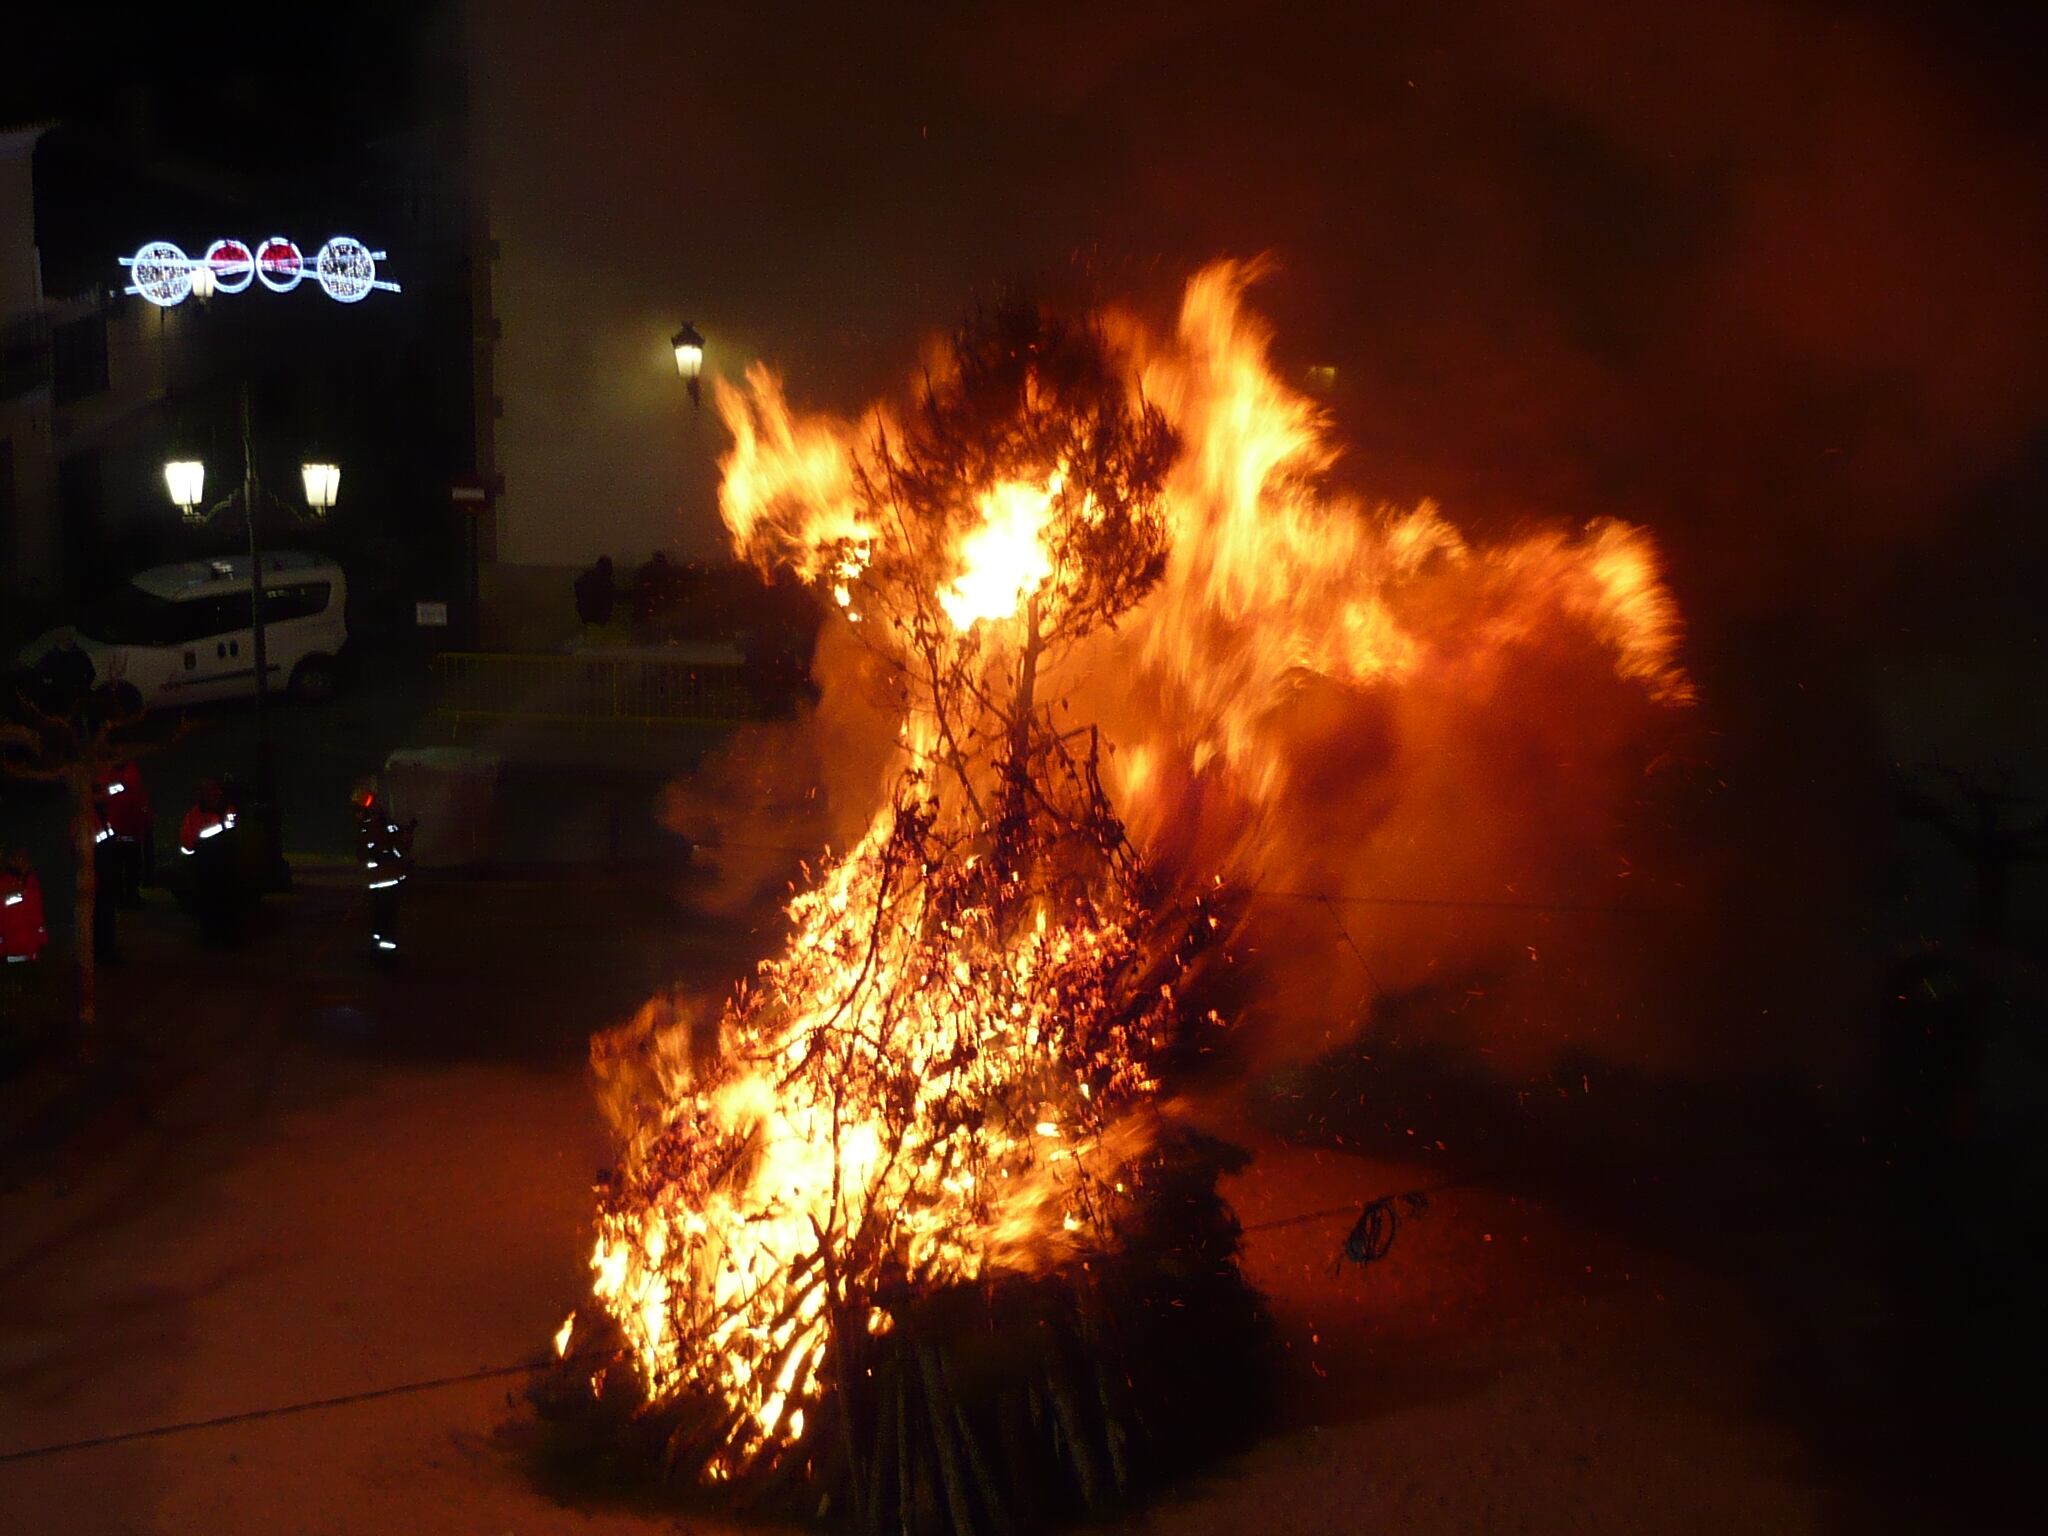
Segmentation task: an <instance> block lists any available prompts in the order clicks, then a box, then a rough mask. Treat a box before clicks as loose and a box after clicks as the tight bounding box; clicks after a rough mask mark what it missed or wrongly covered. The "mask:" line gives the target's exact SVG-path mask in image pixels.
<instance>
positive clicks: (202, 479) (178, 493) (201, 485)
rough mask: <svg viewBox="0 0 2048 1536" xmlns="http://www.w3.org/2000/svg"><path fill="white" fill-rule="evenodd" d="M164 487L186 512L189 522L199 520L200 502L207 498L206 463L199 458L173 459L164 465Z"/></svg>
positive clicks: (179, 508)
mask: <svg viewBox="0 0 2048 1536" xmlns="http://www.w3.org/2000/svg"><path fill="white" fill-rule="evenodd" d="M164 488H165V489H166V490H168V491H169V492H170V493H171V500H172V501H173V502H174V503H176V505H177V507H178V510H179V511H181V512H183V513H184V514H185V520H186V521H187V522H197V521H199V504H200V503H201V502H202V501H204V500H206V465H205V464H204V463H203V462H202V461H200V460H198V459H172V460H170V461H169V462H167V463H166V464H165V465H164Z"/></svg>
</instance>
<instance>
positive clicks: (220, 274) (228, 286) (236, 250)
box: [201, 240, 256, 293]
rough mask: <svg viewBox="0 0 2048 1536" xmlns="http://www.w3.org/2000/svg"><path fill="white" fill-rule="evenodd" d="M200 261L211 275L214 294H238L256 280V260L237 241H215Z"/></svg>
mask: <svg viewBox="0 0 2048 1536" xmlns="http://www.w3.org/2000/svg"><path fill="white" fill-rule="evenodd" d="M201 259H202V260H203V261H204V262H205V263H206V266H207V270H208V271H210V272H212V273H213V291H214V292H215V293H240V292H241V291H242V290H243V289H244V288H247V287H248V286H249V284H251V283H252V282H254V281H255V280H256V258H255V257H254V256H252V255H250V254H249V247H248V246H246V245H244V244H242V242H241V241H239V240H216V241H214V242H213V244H211V245H209V246H208V247H207V248H206V255H205V256H204V257H202V258H201Z"/></svg>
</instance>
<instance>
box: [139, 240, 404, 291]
mask: <svg viewBox="0 0 2048 1536" xmlns="http://www.w3.org/2000/svg"><path fill="white" fill-rule="evenodd" d="M383 259H384V252H382V251H373V250H371V249H370V248H369V247H368V246H366V245H364V244H363V242H362V241H360V240H358V239H356V238H355V237H354V236H352V235H336V236H335V237H334V238H333V239H332V240H329V241H328V242H327V243H326V244H325V245H323V246H321V247H320V249H319V250H318V251H317V252H315V253H314V255H313V258H312V259H311V260H310V261H309V260H307V259H306V257H305V255H304V253H302V252H301V251H300V250H299V248H298V246H297V245H296V244H295V243H294V242H293V241H291V240H288V239H286V238H285V237H284V236H283V235H272V236H271V237H270V238H269V239H267V240H263V241H260V242H258V244H257V246H256V248H255V249H254V250H251V249H250V248H249V247H248V245H246V244H245V243H244V242H242V241H240V240H232V239H230V240H216V241H214V242H213V244H211V245H209V246H208V247H207V248H206V254H205V255H204V256H200V257H198V258H196V259H195V258H193V257H190V256H187V255H186V254H185V253H184V251H183V250H181V249H180V248H179V247H177V246H175V245H173V244H172V243H171V242H170V241H168V240H152V241H150V242H149V244H147V245H145V246H143V248H142V249H141V250H139V251H137V252H136V253H135V254H134V255H133V256H123V257H122V258H121V265H122V266H124V267H126V268H127V269H128V274H129V282H128V286H127V287H126V288H125V289H124V290H122V291H123V292H126V293H134V294H140V295H141V296H142V297H143V298H145V299H147V300H149V302H150V303H152V304H154V305H157V306H158V307H159V308H162V309H169V308H170V307H171V306H172V305H174V304H182V303H184V302H185V301H186V300H187V299H189V298H191V297H192V295H193V293H194V292H197V293H199V294H200V296H201V297H205V296H206V295H208V294H215V293H241V292H242V291H243V290H244V289H246V288H247V287H248V286H249V285H250V284H251V283H261V284H262V285H263V286H264V287H266V288H268V289H269V290H270V291H271V292H272V293H290V292H291V291H292V290H293V289H294V288H296V287H298V286H299V284H300V283H302V282H304V281H305V280H306V278H307V277H308V276H309V275H310V276H311V277H312V279H313V281H314V282H316V283H318V284H319V285H320V289H321V291H322V292H323V293H325V294H326V295H327V297H329V298H330V299H332V300H334V301H335V303H337V304H359V303H361V302H362V301H363V300H364V299H367V298H368V297H369V296H370V294H371V292H372V290H374V289H379V288H381V289H383V290H384V291H385V292H386V293H397V292H398V291H399V289H398V284H396V283H394V282H392V281H391V280H390V279H389V278H382V277H379V276H378V275H377V263H378V262H380V261H382V260H383Z"/></svg>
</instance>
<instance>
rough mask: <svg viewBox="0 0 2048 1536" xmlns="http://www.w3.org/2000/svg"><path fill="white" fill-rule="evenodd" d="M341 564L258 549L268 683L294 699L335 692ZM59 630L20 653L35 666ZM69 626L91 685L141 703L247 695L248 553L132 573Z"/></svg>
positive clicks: (251, 658) (343, 625)
mask: <svg viewBox="0 0 2048 1536" xmlns="http://www.w3.org/2000/svg"><path fill="white" fill-rule="evenodd" d="M347 605H348V584H347V582H346V581H345V580H344V579H343V578H342V574H341V567H340V566H339V565H336V564H335V563H334V562H333V561H332V560H329V559H327V558H326V557H325V556H323V555H314V554H307V553H305V552H303V551H298V550H279V551H276V552H271V551H265V553H264V555H263V646H264V652H265V660H266V662H267V663H268V664H267V666H266V667H265V669H264V670H265V674H266V676H267V679H268V682H269V686H270V687H272V688H280V687H281V688H285V689H288V690H289V691H290V693H291V694H292V696H293V697H295V698H300V699H307V700H319V699H325V698H327V697H328V696H329V695H330V694H332V693H333V691H334V666H335V658H336V657H337V656H339V655H340V654H341V648H342V645H343V644H344V643H345V642H346V641H347V639H348V623H347V619H346V611H347ZM66 632H67V631H66V630H62V629H55V630H51V631H50V632H49V633H48V634H46V635H43V636H41V637H40V638H38V639H36V640H34V641H32V642H31V643H30V644H29V645H28V646H27V647H26V648H25V649H24V650H23V651H22V653H21V662H22V664H23V665H24V666H29V667H33V666H35V665H36V663H37V662H38V661H40V660H41V659H42V657H43V656H44V655H45V654H46V653H47V652H48V651H49V650H50V648H51V647H52V646H53V645H55V644H56V642H57V638H58V637H59V636H60V635H62V634H64V633H66ZM68 632H69V633H71V634H72V635H74V636H76V638H77V640H78V648H79V649H80V650H81V651H83V652H85V654H86V655H87V656H88V657H90V658H91V659H92V665H93V680H94V683H95V684H96V685H100V686H104V685H106V684H110V683H111V684H113V685H115V686H116V687H119V688H121V689H123V690H124V691H128V692H129V697H130V699H131V700H132V701H133V702H134V703H136V704H138V705H139V706H140V707H141V708H143V709H146V710H148V709H168V708H175V707H177V706H180V705H185V704H201V703H205V702H207V701H208V700H212V699H227V698H246V697H247V696H248V695H249V693H250V691H251V689H250V681H251V679H252V677H253V676H254V673H255V671H256V639H255V632H254V631H253V630H252V629H251V628H250V625H249V557H248V556H247V555H236V556H234V557H232V558H227V559H220V560H188V561H184V562H182V563H181V564H178V565H159V566H155V567H153V568H151V569H149V570H146V571H143V572H141V573H139V574H138V575H136V576H135V577H134V578H133V579H132V580H130V581H129V583H128V584H127V585H126V586H124V587H121V588H120V589H118V590H117V591H115V592H114V593H112V594H110V595H109V596H108V597H107V598H105V599H104V600H103V601H101V602H100V603H98V604H96V605H95V606H94V608H93V609H92V610H91V611H90V612H88V613H87V614H86V615H85V616H84V617H83V618H81V619H80V620H79V621H78V623H76V624H75V625H71V626H69V629H68Z"/></svg>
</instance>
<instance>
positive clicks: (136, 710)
mask: <svg viewBox="0 0 2048 1536" xmlns="http://www.w3.org/2000/svg"><path fill="white" fill-rule="evenodd" d="M113 694H114V708H116V709H118V710H119V711H120V712H121V714H122V715H123V717H124V718H128V719H134V718H136V717H138V716H140V715H141V713H142V690H141V689H140V688H138V687H136V686H135V685H134V684H133V683H116V684H114V687H113Z"/></svg>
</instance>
